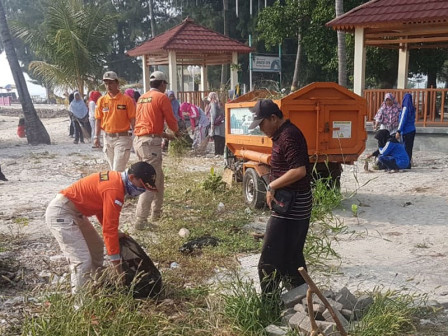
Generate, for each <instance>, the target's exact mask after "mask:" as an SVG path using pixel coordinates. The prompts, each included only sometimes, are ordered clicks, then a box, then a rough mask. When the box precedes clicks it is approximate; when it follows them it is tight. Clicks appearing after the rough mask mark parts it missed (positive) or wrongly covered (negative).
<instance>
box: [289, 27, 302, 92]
mask: <svg viewBox="0 0 448 336" xmlns="http://www.w3.org/2000/svg"><path fill="white" fill-rule="evenodd" d="M300 63H302V34H299V36H298V37H297V55H296V63H295V66H294V75H293V77H292V84H291V92H294V91H296V90H297V89H298V88H299V69H300Z"/></svg>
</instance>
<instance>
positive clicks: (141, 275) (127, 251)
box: [120, 236, 162, 298]
mask: <svg viewBox="0 0 448 336" xmlns="http://www.w3.org/2000/svg"><path fill="white" fill-rule="evenodd" d="M120 256H121V260H122V265H121V266H122V269H123V272H124V273H125V283H126V286H128V287H129V288H130V289H132V295H133V297H134V298H147V297H154V296H156V295H157V294H159V293H160V291H161V290H162V276H161V275H160V272H159V270H158V269H157V267H156V266H155V265H154V263H153V262H152V260H151V259H150V258H149V257H148V255H147V254H146V253H145V251H143V249H142V248H141V246H140V245H139V244H138V243H137V242H136V241H135V240H134V239H132V238H131V237H129V236H124V237H121V238H120Z"/></svg>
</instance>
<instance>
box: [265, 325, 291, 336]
mask: <svg viewBox="0 0 448 336" xmlns="http://www.w3.org/2000/svg"><path fill="white" fill-rule="evenodd" d="M265 330H266V335H268V336H283V335H286V334H287V332H286V330H283V329H282V328H280V327H277V326H276V325H274V324H271V325H268V326H267V327H266V328H265Z"/></svg>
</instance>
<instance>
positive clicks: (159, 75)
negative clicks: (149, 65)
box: [149, 71, 168, 84]
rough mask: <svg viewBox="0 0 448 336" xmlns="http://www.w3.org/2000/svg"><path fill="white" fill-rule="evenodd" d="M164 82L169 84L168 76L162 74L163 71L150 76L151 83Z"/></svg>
mask: <svg viewBox="0 0 448 336" xmlns="http://www.w3.org/2000/svg"><path fill="white" fill-rule="evenodd" d="M156 80H159V81H164V82H165V83H167V84H168V80H167V78H166V75H165V74H164V73H163V72H162V71H154V72H153V73H152V74H151V76H149V81H150V82H153V81H156Z"/></svg>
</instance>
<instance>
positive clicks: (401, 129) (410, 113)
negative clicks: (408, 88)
mask: <svg viewBox="0 0 448 336" xmlns="http://www.w3.org/2000/svg"><path fill="white" fill-rule="evenodd" d="M401 106H402V107H403V108H402V110H401V112H400V116H399V122H398V130H397V133H396V134H395V138H396V139H397V140H398V141H400V136H401V138H402V139H403V144H404V148H405V149H406V153H408V156H409V166H408V169H411V164H412V149H413V148H414V138H415V108H414V104H413V103H412V96H411V94H410V93H406V94H405V95H404V97H403V103H402V104H401Z"/></svg>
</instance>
